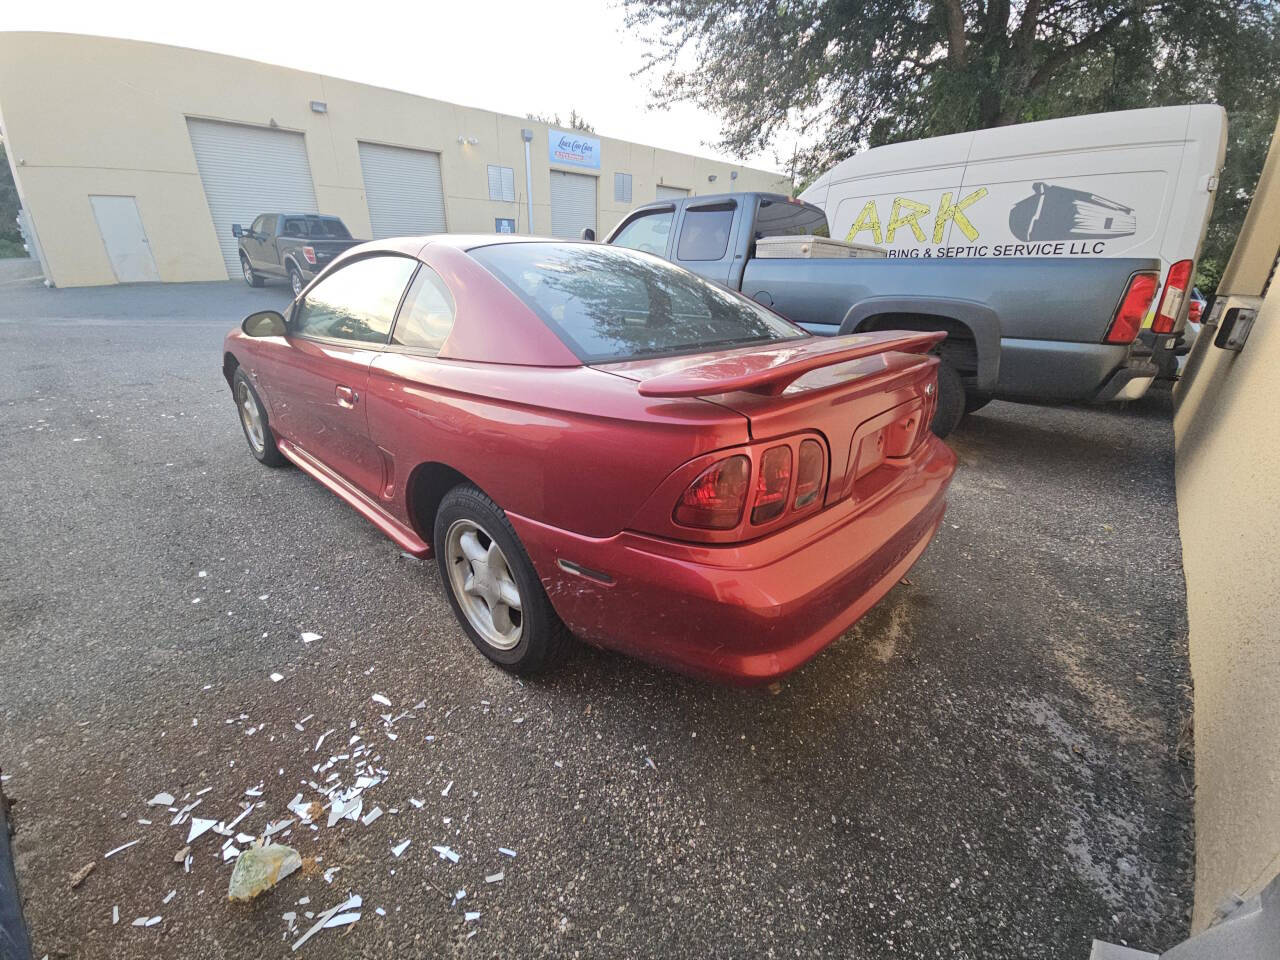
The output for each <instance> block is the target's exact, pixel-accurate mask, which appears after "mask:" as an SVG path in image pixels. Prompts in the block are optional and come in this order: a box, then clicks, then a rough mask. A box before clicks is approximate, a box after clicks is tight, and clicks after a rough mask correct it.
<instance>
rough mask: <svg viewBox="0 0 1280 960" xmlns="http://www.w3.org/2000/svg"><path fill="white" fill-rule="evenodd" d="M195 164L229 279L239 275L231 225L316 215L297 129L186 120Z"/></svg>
mask: <svg viewBox="0 0 1280 960" xmlns="http://www.w3.org/2000/svg"><path fill="white" fill-rule="evenodd" d="M187 131H188V132H189V133H190V135H191V147H192V149H193V150H194V151H195V154H196V168H197V169H198V170H199V171H200V179H201V180H202V181H203V182H204V195H205V198H206V199H207V200H208V201H209V213H210V215H211V216H212V217H213V225H214V227H215V229H217V231H218V246H219V247H220V248H221V249H222V259H223V260H225V261H226V264H227V275H228V276H229V277H238V276H240V253H239V249H238V248H237V246H236V238H235V237H233V236H232V235H231V225H232V224H233V223H239V224H242V225H244V226H246V227H247V226H249V224H251V223H253V221H254V220H255V219H256V218H257V217H258V215H259V214H262V213H318V212H319V211H318V210H317V208H316V193H315V188H314V187H313V186H312V183H311V164H310V163H308V162H307V144H306V141H305V140H304V139H303V137H302V134H300V133H290V132H288V131H286V130H268V129H267V128H265V127H249V126H245V125H243V124H239V123H217V122H215V121H213V120H196V119H192V118H188V119H187Z"/></svg>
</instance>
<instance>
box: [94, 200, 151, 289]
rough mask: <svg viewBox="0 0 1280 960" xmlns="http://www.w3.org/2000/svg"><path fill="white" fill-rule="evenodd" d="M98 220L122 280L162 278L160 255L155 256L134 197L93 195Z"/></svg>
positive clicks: (113, 266)
mask: <svg viewBox="0 0 1280 960" xmlns="http://www.w3.org/2000/svg"><path fill="white" fill-rule="evenodd" d="M89 204H90V206H92V207H93V216H94V218H95V219H97V221H98V231H99V232H100V233H101V234H102V244H103V246H105V247H106V248H107V257H108V258H110V260H111V269H112V270H114V271H115V274H116V279H117V280H119V281H120V282H121V283H148V282H155V281H157V280H159V279H160V271H159V270H157V269H156V258H155V257H153V256H152V255H151V244H150V242H149V241H148V240H147V232H146V231H145V230H144V229H143V228H142V217H140V216H138V202H137V200H135V199H134V198H133V197H94V196H91V197H89Z"/></svg>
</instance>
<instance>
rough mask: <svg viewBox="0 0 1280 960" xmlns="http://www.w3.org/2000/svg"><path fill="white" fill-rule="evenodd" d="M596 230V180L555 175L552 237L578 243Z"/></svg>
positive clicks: (557, 171) (552, 203)
mask: <svg viewBox="0 0 1280 960" xmlns="http://www.w3.org/2000/svg"><path fill="white" fill-rule="evenodd" d="M585 227H590V228H591V229H592V230H594V229H595V228H596V178H595V177H587V176H583V175H582V174H581V173H563V172H562V171H560V170H552V171H551V235H552V236H553V237H565V238H570V239H573V240H577V239H579V238H580V237H581V236H582V231H583V229H584V228H585Z"/></svg>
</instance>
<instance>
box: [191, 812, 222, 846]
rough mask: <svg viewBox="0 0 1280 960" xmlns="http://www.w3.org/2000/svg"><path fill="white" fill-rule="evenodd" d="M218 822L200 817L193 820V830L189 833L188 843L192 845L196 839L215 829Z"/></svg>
mask: <svg viewBox="0 0 1280 960" xmlns="http://www.w3.org/2000/svg"><path fill="white" fill-rule="evenodd" d="M217 822H218V821H217V820H204V819H201V818H200V817H192V818H191V829H190V830H189V831H188V832H187V843H190V842H191V841H192V840H194V839H195V838H196V837H200V836H203V835H204V834H206V833H208V832H209V831H210V830H212V829H213V827H214V824H216V823H217Z"/></svg>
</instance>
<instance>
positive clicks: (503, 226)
mask: <svg viewBox="0 0 1280 960" xmlns="http://www.w3.org/2000/svg"><path fill="white" fill-rule="evenodd" d="M493 232H494V233H515V232H516V221H515V218H514V217H494V218H493Z"/></svg>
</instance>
